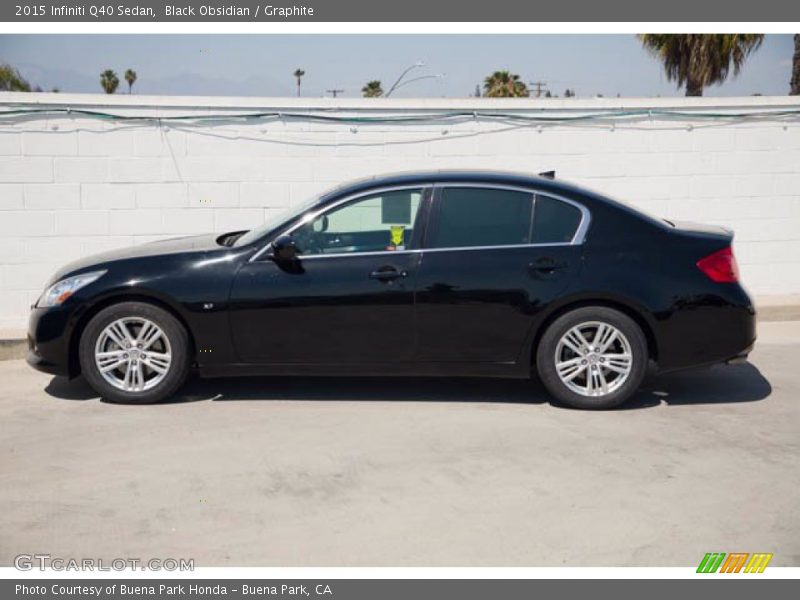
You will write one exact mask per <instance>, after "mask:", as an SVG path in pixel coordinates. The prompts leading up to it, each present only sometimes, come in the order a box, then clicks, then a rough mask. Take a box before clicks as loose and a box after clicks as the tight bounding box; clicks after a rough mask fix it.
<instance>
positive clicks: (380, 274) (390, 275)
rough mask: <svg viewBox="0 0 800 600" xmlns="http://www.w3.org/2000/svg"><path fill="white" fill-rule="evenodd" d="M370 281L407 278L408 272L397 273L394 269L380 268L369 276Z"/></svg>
mask: <svg viewBox="0 0 800 600" xmlns="http://www.w3.org/2000/svg"><path fill="white" fill-rule="evenodd" d="M369 276H370V279H377V280H378V281H392V280H393V279H397V278H399V277H408V271H398V270H397V269H395V268H394V267H381V268H380V269H378V270H377V271H373V272H372V273H370V274H369Z"/></svg>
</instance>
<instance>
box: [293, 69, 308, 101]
mask: <svg viewBox="0 0 800 600" xmlns="http://www.w3.org/2000/svg"><path fill="white" fill-rule="evenodd" d="M305 74H306V72H305V71H303V69H296V70H295V72H294V73H292V75H294V78H295V79H297V96H298V97H299V96H300V81H301V80H302V79H303V75H305Z"/></svg>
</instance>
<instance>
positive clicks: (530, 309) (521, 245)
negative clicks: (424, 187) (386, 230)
mask: <svg viewBox="0 0 800 600" xmlns="http://www.w3.org/2000/svg"><path fill="white" fill-rule="evenodd" d="M587 224H588V212H587V211H586V209H585V208H583V207H581V206H579V205H576V204H575V203H572V202H571V201H566V200H564V199H556V198H553V197H551V196H546V195H537V194H536V193H535V192H534V191H533V190H529V189H522V188H514V187H505V186H497V185H488V184H487V185H469V186H467V185H460V184H452V185H440V186H437V187H436V189H435V192H434V201H433V205H432V208H431V222H430V224H429V227H428V231H427V233H426V237H425V241H424V249H423V258H422V263H421V266H420V268H419V273H418V276H417V295H416V305H417V329H418V348H417V357H418V359H419V360H420V361H422V362H433V361H447V362H470V361H471V362H505V363H508V362H516V361H517V360H518V359H519V355H520V351H521V349H522V347H523V344H524V342H525V339H526V336H527V335H528V332H529V331H530V328H531V326H532V320H533V317H534V315H535V314H536V312H537V311H539V310H541V309H542V308H543V307H544V306H546V305H547V304H548V303H549V302H551V301H552V300H553V299H555V298H556V297H558V295H559V293H560V292H561V291H562V290H564V288H565V287H566V286H567V285H568V283H569V282H570V280H571V279H572V278H573V277H575V276H576V274H577V273H578V272H579V270H580V268H581V246H580V245H579V243H578V242H579V241H582V239H581V238H582V235H583V232H584V231H585V226H586V225H587Z"/></svg>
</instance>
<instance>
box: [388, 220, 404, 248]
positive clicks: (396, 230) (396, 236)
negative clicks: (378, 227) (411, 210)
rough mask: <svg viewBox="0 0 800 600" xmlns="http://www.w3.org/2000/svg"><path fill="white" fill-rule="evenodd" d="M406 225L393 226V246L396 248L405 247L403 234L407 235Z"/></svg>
mask: <svg viewBox="0 0 800 600" xmlns="http://www.w3.org/2000/svg"><path fill="white" fill-rule="evenodd" d="M405 230H406V228H405V225H392V227H391V232H392V244H394V245H395V246H402V245H403V234H404V233H405Z"/></svg>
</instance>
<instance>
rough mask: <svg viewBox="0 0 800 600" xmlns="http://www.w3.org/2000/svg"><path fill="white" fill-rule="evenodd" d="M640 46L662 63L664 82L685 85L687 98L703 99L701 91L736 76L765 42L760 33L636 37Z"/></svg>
mask: <svg viewBox="0 0 800 600" xmlns="http://www.w3.org/2000/svg"><path fill="white" fill-rule="evenodd" d="M639 39H640V40H641V41H642V45H643V46H644V47H645V48H646V49H647V50H649V51H650V52H651V53H652V54H653V55H654V56H656V57H658V58H659V60H661V62H662V63H664V71H665V72H666V74H667V79H669V80H670V81H677V82H678V87H681V86H683V85H685V86H686V95H687V96H702V95H703V88H705V87H708V86H709V85H713V84H717V85H719V84H721V83H722V82H724V81H725V80H726V79H727V78H728V74H729V73H730V71H731V68H732V69H733V75H734V77H735V76H736V75H738V74H739V71H741V69H742V65H743V64H744V61H745V59H747V57H748V56H749V55H750V53H751V52H753V51H755V50H757V49H758V47H759V46H761V43H762V42H763V41H764V34H762V33H721V34H711V35H709V34H696V33H690V34H659V33H643V34H641V35H639Z"/></svg>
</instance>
